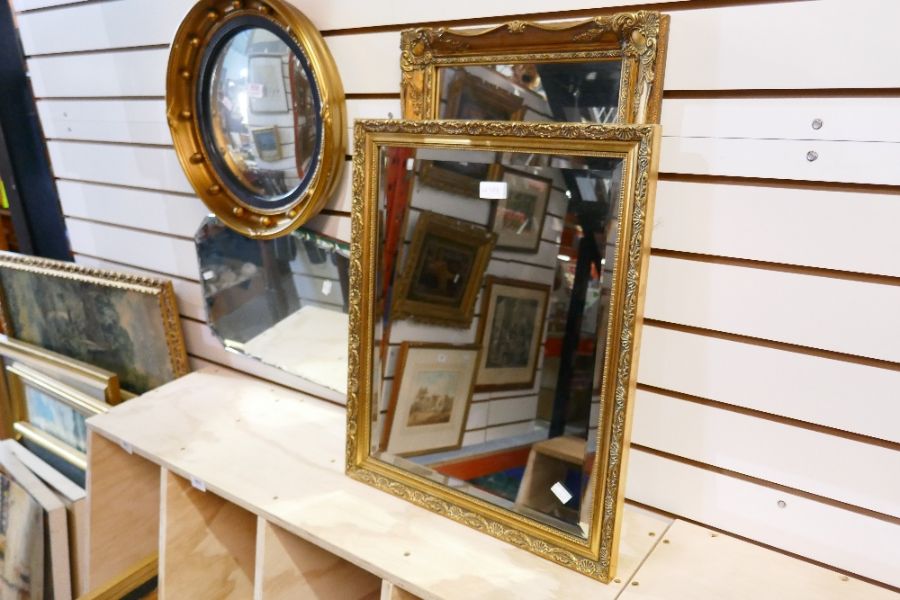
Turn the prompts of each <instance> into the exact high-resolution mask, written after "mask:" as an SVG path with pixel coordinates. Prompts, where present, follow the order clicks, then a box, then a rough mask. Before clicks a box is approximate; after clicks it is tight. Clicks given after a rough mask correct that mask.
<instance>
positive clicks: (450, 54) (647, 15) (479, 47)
mask: <svg viewBox="0 0 900 600" xmlns="http://www.w3.org/2000/svg"><path fill="white" fill-rule="evenodd" d="M668 28H669V17H668V16H666V15H661V14H660V13H658V12H656V11H638V12H631V13H618V14H611V15H603V16H598V17H595V18H593V19H588V20H585V21H565V22H559V23H529V22H525V21H512V22H510V23H506V24H503V25H499V26H495V27H491V28H488V29H484V28H470V29H447V28H445V27H420V28H416V29H409V30H406V31H404V32H403V34H402V39H401V49H402V52H401V58H400V66H401V69H402V73H403V79H402V82H401V93H402V103H403V117H404V118H406V119H466V120H468V119H484V120H491V121H495V120H498V121H519V120H522V121H559V122H589V123H659V113H660V108H661V103H662V89H663V74H664V66H665V51H666V43H667V40H668Z"/></svg>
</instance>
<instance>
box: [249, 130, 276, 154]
mask: <svg viewBox="0 0 900 600" xmlns="http://www.w3.org/2000/svg"><path fill="white" fill-rule="evenodd" d="M252 133H253V145H254V146H256V154H257V155H258V156H259V158H260V159H261V160H265V161H268V162H274V161H276V160H280V159H281V143H280V142H279V141H278V128H277V127H260V128H259V129H254V130H253V132H252Z"/></svg>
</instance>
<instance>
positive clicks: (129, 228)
mask: <svg viewBox="0 0 900 600" xmlns="http://www.w3.org/2000/svg"><path fill="white" fill-rule="evenodd" d="M65 217H66V219H69V220H73V221H81V222H83V223H91V224H93V225H103V226H104V227H116V228H118V229H125V230H126V231H135V232H138V233H149V234H151V235H158V236H160V237H167V238H172V239H175V240H182V241H187V242H192V243H193V241H194V238H193V237H190V236H183V235H176V234H174V233H168V232H166V231H159V230H158V229H142V228H140V227H134V226H132V225H122V224H121V223H112V222H109V221H101V220H98V219H88V218H85V217H79V216H73V215H65ZM77 254H83V252H78V253H77ZM85 256H87V255H85ZM104 260H106V259H104ZM167 277H168V275H167Z"/></svg>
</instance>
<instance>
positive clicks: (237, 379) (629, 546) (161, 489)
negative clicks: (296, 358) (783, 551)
mask: <svg viewBox="0 0 900 600" xmlns="http://www.w3.org/2000/svg"><path fill="white" fill-rule="evenodd" d="M344 423H345V415H344V410H343V409H342V408H341V407H339V406H335V405H332V404H328V403H325V402H322V401H320V400H316V399H313V398H310V397H308V396H304V395H302V394H299V393H296V392H292V391H288V390H286V389H284V388H279V387H276V386H274V385H272V384H269V383H265V382H262V381H261V380H257V379H253V378H250V377H247V376H243V375H238V374H235V373H234V372H229V371H224V370H221V369H206V370H203V371H199V372H195V373H192V374H190V375H188V376H186V377H183V378H181V379H179V380H177V381H175V382H172V383H170V384H168V385H166V386H163V387H162V388H159V389H157V390H155V391H153V392H151V393H149V394H145V395H144V396H142V397H140V398H137V399H135V400H131V401H129V402H127V403H124V404H122V405H119V406H117V407H115V408H114V409H113V410H111V411H110V412H109V413H107V414H104V415H98V416H97V417H94V418H92V419H90V420H89V421H88V425H89V428H90V439H89V452H88V494H89V514H90V540H89V548H90V557H89V584H90V587H91V588H92V589H93V588H96V587H98V586H100V585H102V584H103V583H105V582H106V581H107V580H108V579H110V578H112V577H114V576H116V575H118V574H120V572H121V571H123V570H124V569H126V568H127V567H128V566H130V565H132V564H134V563H136V562H137V561H139V560H141V559H142V558H146V557H147V556H149V555H152V554H154V553H156V552H158V553H159V586H160V589H159V596H160V598H163V599H176V598H192V599H193V598H216V599H218V598H254V599H265V600H269V599H282V598H285V599H287V598H291V599H294V598H312V599H320V600H324V599H331V598H341V599H350V600H362V599H371V600H379V599H380V600H415V599H425V600H437V599H460V600H462V599H465V600H477V599H480V598H522V597H527V598H531V599H534V600H551V599H556V598H592V599H594V600H604V599H613V598H618V597H626V595H627V593H628V592H630V591H631V589H630V588H631V587H632V581H633V580H634V578H635V577H637V576H638V575H639V574H640V571H639V569H640V568H641V565H642V564H645V561H649V559H648V556H654V553H655V552H657V549H658V548H660V547H661V545H660V540H662V539H663V538H664V536H665V535H666V534H667V532H668V531H669V529H670V526H671V525H672V519H670V518H667V517H663V516H660V515H657V514H654V513H650V512H648V511H644V510H641V509H639V508H636V507H631V506H628V507H627V509H626V513H625V519H624V522H623V528H622V542H621V548H620V555H619V568H618V576H617V578H616V580H615V582H613V583H610V584H609V585H603V584H600V583H598V582H596V581H593V580H591V579H589V578H587V577H584V576H582V575H579V574H578V573H576V572H574V571H571V570H568V569H565V568H563V567H561V566H559V565H555V564H553V563H551V562H549V561H546V560H543V559H541V558H538V557H536V556H533V555H531V554H529V553H527V552H525V551H524V550H521V549H518V548H515V547H513V546H510V545H508V544H505V543H502V542H500V541H498V540H495V539H493V538H490V537H487V536H485V535H483V534H480V533H478V532H476V531H474V530H471V529H469V528H467V527H464V526H462V525H459V524H457V523H454V522H452V521H450V520H448V519H445V518H443V517H440V516H438V515H435V514H432V513H430V512H428V511H426V510H424V509H421V508H418V507H416V506H413V505H412V504H409V503H407V502H404V501H402V500H400V499H398V498H394V497H392V496H390V495H388V494H385V493H383V492H380V491H378V490H375V489H373V488H370V487H368V486H365V485H363V484H360V483H357V482H355V481H353V480H351V479H349V478H348V477H346V476H345V475H344V473H343V466H344V447H345V435H344V431H345V430H344V427H345V424H344ZM679 523H680V524H681V526H682V527H683V528H687V530H688V532H690V531H692V528H693V529H696V530H699V531H700V532H706V530H704V529H702V528H699V527H696V526H694V525H690V524H686V523H681V522H679ZM706 535H708V533H706ZM694 537H699V538H700V539H702V538H703V534H702V533H701V534H699V535H697V534H696V532H695V535H694ZM726 537H727V536H726ZM729 539H730V538H729ZM734 544H736V545H737V546H736V548H737V549H738V550H740V552H739V553H738V555H736V556H739V559H740V560H741V561H742V563H741V564H747V561H750V562H752V559H751V558H752V557H751V558H748V552H749V553H750V555H752V554H753V553H754V552H755V553H764V554H765V555H766V557H767V558H766V560H769V561H774V563H777V565H779V568H780V569H781V571H780V572H779V574H780V575H781V576H783V577H784V578H787V579H788V580H790V579H791V577H792V576H793V575H791V574H792V573H801V574H802V576H803V577H805V578H806V579H802V578H801V579H798V580H797V581H807V580H810V579H814V580H816V581H819V582H820V583H821V585H820V588H821V589H824V590H826V591H825V592H823V593H821V594H819V595H818V596H817V598H821V599H825V600H830V599H832V598H833V599H835V600H837V599H838V598H844V597H846V596H845V595H843V594H844V592H846V591H847V590H848V589H849V588H848V587H847V585H848V584H847V583H846V582H843V581H841V580H840V579H839V578H838V577H837V575H836V574H835V573H833V572H831V571H828V570H826V569H822V568H820V567H813V566H812V565H808V564H806V563H802V562H801V561H797V560H795V559H792V558H789V557H786V556H783V555H780V554H777V553H774V552H771V551H768V550H764V549H762V548H759V547H757V546H752V545H750V544H746V543H744V542H739V541H737V540H734ZM745 546H746V547H749V548H750V549H749V550H748V549H747V548H745ZM667 549H668V547H667ZM679 550H680V552H679V553H677V554H674V555H673V558H674V559H677V560H682V561H683V560H685V557H689V556H690V548H686V547H679ZM738 550H735V552H738ZM770 555H771V556H770ZM717 560H719V561H720V562H723V561H727V560H728V558H727V556H724V555H721V553H720V555H718V557H717ZM655 564H657V567H656V568H657V570H659V571H660V572H665V565H666V564H667V563H666V560H664V559H663V560H662V562H661V563H660V562H659V561H657V562H656V563H655ZM659 565H662V566H659ZM767 566H768V567H770V568H771V565H767ZM700 569H702V565H700V564H698V565H697V570H696V571H695V572H690V569H688V572H686V573H683V579H685V578H686V579H685V580H686V581H689V580H690V578H691V577H704V576H705V575H704V574H703V573H701V572H700ZM726 571H727V569H726ZM798 577H799V576H798ZM850 581H851V583H852V585H853V590H854V592H855V593H856V595H855V596H854V597H855V598H866V599H868V598H872V599H873V600H874V599H878V600H881V599H882V598H885V599H886V598H889V597H890V598H892V599H893V600H896V598H897V596H895V595H894V594H892V593H891V592H887V591H886V590H883V589H880V588H876V587H874V586H870V585H868V584H864V583H862V582H857V581H854V580H850ZM767 583H771V582H767ZM776 584H778V582H776ZM661 585H662V584H661ZM730 585H731V584H730V582H728V581H721V582H717V581H713V582H712V583H709V584H708V585H707V586H706V589H705V590H704V591H705V592H708V593H709V594H710V595H702V596H691V597H697V598H701V597H702V598H728V597H732V596H731V595H730V592H733V591H734V590H733V589H732V588H731V587H729V586H730ZM816 591H817V592H819V591H821V590H820V589H819V588H817V590H816ZM741 597H754V596H753V595H752V594H751V595H749V596H741Z"/></svg>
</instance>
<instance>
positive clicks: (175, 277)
mask: <svg viewBox="0 0 900 600" xmlns="http://www.w3.org/2000/svg"><path fill="white" fill-rule="evenodd" d="M70 218H71V217H70ZM74 254H75V256H76V257H77V256H83V257H85V258H91V259H93V260H99V261H103V262H105V263H111V264H113V265H118V266H120V267H122V268H123V269H137V270H140V271H147V272H148V273H151V274H152V275H153V276H154V277H158V278H160V279H173V280H178V281H184V282H185V283H199V280H197V279H188V278H187V277H181V276H180V275H174V274H171V273H160V272H158V271H154V270H152V269H146V268H144V267H138V266H135V265H130V264H128V263H123V262H118V261H115V260H111V259H109V258H103V257H101V256H93V255H91V254H85V253H84V252H75V253H74ZM185 318H188V317H185Z"/></svg>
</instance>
